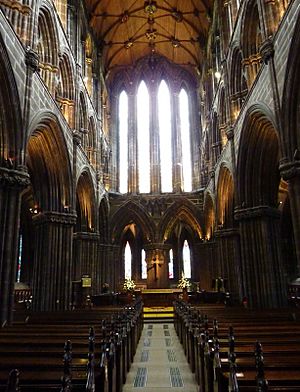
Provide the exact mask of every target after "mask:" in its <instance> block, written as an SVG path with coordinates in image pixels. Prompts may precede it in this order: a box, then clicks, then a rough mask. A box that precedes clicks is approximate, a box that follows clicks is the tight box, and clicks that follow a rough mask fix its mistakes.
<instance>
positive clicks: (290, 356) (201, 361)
mask: <svg viewBox="0 0 300 392" xmlns="http://www.w3.org/2000/svg"><path fill="white" fill-rule="evenodd" d="M202 310H203V309H201V308H200V307H198V306H196V307H195V306H194V307H191V306H189V305H187V304H184V303H182V302H181V303H180V302H178V303H176V304H175V314H176V317H175V328H176V331H177V333H178V336H179V338H180V340H181V342H182V344H183V347H184V350H185V353H186V355H187V359H188V361H189V363H190V366H191V369H192V371H194V372H195V375H196V379H197V381H198V382H199V384H200V391H201V392H202V391H203V392H210V391H222V392H223V391H228V390H229V389H228V388H229V382H230V378H231V376H232V372H231V371H230V370H232V369H231V368H232V366H230V365H231V363H230V361H229V360H228V358H230V356H229V355H228V343H227V342H228V326H231V325H233V326H234V330H235V340H234V342H235V356H236V360H235V369H237V371H236V374H237V376H236V384H237V388H239V387H240V385H241V387H243V388H244V389H245V388H248V390H251V388H252V390H255V388H256V386H255V385H256V381H255V377H256V373H257V369H256V367H257V366H256V362H255V360H254V354H253V351H254V344H255V341H256V340H257V339H259V340H260V341H262V343H263V346H266V353H265V354H264V356H265V371H266V375H268V377H270V380H269V384H270V385H271V387H272V388H273V390H275V389H274V388H276V387H278V388H281V389H282V390H287V391H288V390H297V389H295V388H297V387H298V386H299V384H300V367H299V363H300V361H299V358H300V355H299V350H300V347H299V342H300V323H299V322H295V321H292V320H293V317H291V314H290V311H289V310H288V309H287V310H280V311H274V312H273V311H272V312H261V311H258V312H254V311H249V312H248V311H246V310H245V309H237V310H236V311H235V309H231V310H230V311H229V310H228V309H225V308H224V307H219V308H218V307H212V308H209V307H207V306H206V307H205V313H206V315H203V314H202V312H201V311H202ZM207 313H209V314H210V316H211V317H212V318H211V319H209V317H208V316H207ZM219 316H220V317H219ZM215 317H218V321H219V322H218V323H217V322H216V321H213V320H214V318H215ZM216 342H217V343H216ZM276 374H278V376H276ZM297 374H298V376H296V375H297ZM253 375H254V377H253ZM251 377H252V378H251ZM277 378H278V380H277ZM289 378H291V379H292V381H290V380H289ZM230 384H231V385H230V388H231V390H233V386H232V382H231V383H230ZM253 388H254V389H253ZM284 388H285V389H284ZM281 389H278V390H281ZM246 390H247V389H245V391H246ZM299 390H300V389H299Z"/></svg>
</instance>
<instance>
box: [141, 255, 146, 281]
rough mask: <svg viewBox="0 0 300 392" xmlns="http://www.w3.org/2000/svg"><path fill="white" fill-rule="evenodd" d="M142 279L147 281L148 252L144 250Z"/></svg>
mask: <svg viewBox="0 0 300 392" xmlns="http://www.w3.org/2000/svg"><path fill="white" fill-rule="evenodd" d="M142 279H147V262H146V252H145V250H144V249H142Z"/></svg>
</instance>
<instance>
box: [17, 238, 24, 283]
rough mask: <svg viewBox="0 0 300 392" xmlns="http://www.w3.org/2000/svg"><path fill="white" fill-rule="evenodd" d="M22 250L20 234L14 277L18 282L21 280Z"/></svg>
mask: <svg viewBox="0 0 300 392" xmlns="http://www.w3.org/2000/svg"><path fill="white" fill-rule="evenodd" d="M22 250H23V236H22V234H20V237H19V254H18V262H17V277H16V281H17V282H18V283H20V281H21V268H22Z"/></svg>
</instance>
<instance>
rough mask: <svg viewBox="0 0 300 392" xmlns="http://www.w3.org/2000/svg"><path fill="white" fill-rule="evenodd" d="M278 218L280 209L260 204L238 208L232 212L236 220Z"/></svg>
mask: <svg viewBox="0 0 300 392" xmlns="http://www.w3.org/2000/svg"><path fill="white" fill-rule="evenodd" d="M266 216H268V217H271V218H278V219H279V218H280V211H278V210H277V209H276V208H272V207H270V206H266V205H262V206H255V207H249V208H238V209H236V210H235V212H234V217H235V219H236V220H244V219H253V218H261V217H266Z"/></svg>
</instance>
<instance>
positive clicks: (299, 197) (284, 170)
mask: <svg viewBox="0 0 300 392" xmlns="http://www.w3.org/2000/svg"><path fill="white" fill-rule="evenodd" d="M279 169H280V173H281V176H282V178H283V179H284V180H285V181H287V183H288V189H289V200H290V206H291V215H292V221H293V230H294V238H295V246H296V256H297V271H298V276H297V277H300V160H294V161H293V162H285V161H282V162H281V164H280V167H279Z"/></svg>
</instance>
